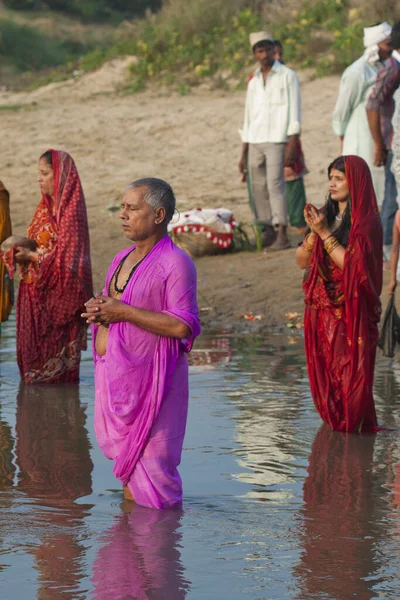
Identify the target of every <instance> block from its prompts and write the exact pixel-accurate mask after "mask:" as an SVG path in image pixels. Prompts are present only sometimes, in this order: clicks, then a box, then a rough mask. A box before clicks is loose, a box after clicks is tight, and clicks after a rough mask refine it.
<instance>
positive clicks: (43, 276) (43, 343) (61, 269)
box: [15, 150, 92, 383]
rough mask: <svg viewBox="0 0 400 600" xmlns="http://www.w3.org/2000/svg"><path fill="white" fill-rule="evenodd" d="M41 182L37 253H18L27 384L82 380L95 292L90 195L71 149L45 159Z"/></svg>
mask: <svg viewBox="0 0 400 600" xmlns="http://www.w3.org/2000/svg"><path fill="white" fill-rule="evenodd" d="M38 181H39V185H40V191H41V192H42V200H41V202H40V204H39V206H38V208H37V209H36V212H35V215H34V217H33V220H32V222H31V224H30V225H29V227H28V233H27V236H28V237H29V238H31V239H33V240H35V241H36V242H37V251H36V252H33V251H30V250H28V249H27V248H22V247H20V248H18V250H17V252H16V254H15V259H16V260H17V262H19V263H20V264H21V269H20V275H21V283H20V285H19V291H18V301H17V360H18V366H19V370H20V373H21V377H22V379H23V380H24V381H25V383H64V382H70V383H71V382H76V381H78V380H79V363H80V353H81V350H82V349H84V348H85V347H86V328H87V326H86V324H85V322H84V321H83V319H82V318H81V317H80V313H81V312H82V307H83V305H84V302H85V301H87V300H88V299H89V298H90V296H91V295H92V271H91V264H90V251H89V230H88V222H87V215H86V205H85V198H84V195H83V190H82V186H81V182H80V179H79V175H78V171H77V169H76V166H75V163H74V161H73V160H72V158H71V156H70V155H69V154H67V153H66V152H63V151H60V150H49V151H47V152H45V153H44V154H43V155H42V156H41V157H40V161H39V176H38ZM71 267H72V269H71ZM77 275H78V277H77Z"/></svg>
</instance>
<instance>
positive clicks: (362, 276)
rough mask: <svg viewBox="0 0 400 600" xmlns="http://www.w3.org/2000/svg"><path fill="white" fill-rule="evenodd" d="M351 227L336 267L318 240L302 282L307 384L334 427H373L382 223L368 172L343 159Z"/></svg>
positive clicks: (350, 429)
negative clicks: (346, 243)
mask: <svg viewBox="0 0 400 600" xmlns="http://www.w3.org/2000/svg"><path fill="white" fill-rule="evenodd" d="M345 167H346V178H347V181H348V184H349V189H350V198H351V216H352V226H351V231H350V236H349V242H348V246H347V248H346V254H345V259H344V268H343V271H342V270H340V269H339V268H338V267H337V266H336V265H335V264H334V262H333V261H332V260H331V258H330V257H329V256H328V255H327V253H326V252H325V250H324V247H323V243H322V241H321V240H320V239H319V238H318V239H317V242H316V244H315V247H314V250H313V252H312V255H311V259H310V267H309V269H308V272H307V273H306V277H305V280H304V283H303V288H304V292H305V303H306V309H305V317H304V338H305V350H306V359H307V368H308V375H309V379H310V387H311V393H312V397H313V400H314V403H315V406H316V408H317V410H318V412H319V414H320V416H321V418H322V419H323V421H325V423H327V424H328V425H329V426H330V427H331V429H333V430H336V431H346V432H354V431H370V432H372V431H377V420H376V414H375V405H374V399H373V395H372V386H373V380H374V366H375V353H376V345H377V341H378V323H379V319H380V314H381V303H380V300H379V296H380V293H381V290H382V243H383V242H382V225H381V220H380V217H379V213H378V207H377V203H376V198H375V193H374V188H373V184H372V179H371V173H370V171H369V168H368V166H367V163H366V162H365V161H364V160H363V159H362V158H359V157H357V156H346V157H345Z"/></svg>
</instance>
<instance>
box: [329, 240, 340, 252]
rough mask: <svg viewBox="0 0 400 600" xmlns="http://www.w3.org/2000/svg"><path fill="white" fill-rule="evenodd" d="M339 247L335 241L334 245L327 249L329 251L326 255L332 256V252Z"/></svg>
mask: <svg viewBox="0 0 400 600" xmlns="http://www.w3.org/2000/svg"><path fill="white" fill-rule="evenodd" d="M338 246H340V243H339V242H338V241H337V242H336V243H334V244H332V246H331V247H330V248H329V250H327V252H328V254H332V252H333V251H334V250H336V248H337V247H338Z"/></svg>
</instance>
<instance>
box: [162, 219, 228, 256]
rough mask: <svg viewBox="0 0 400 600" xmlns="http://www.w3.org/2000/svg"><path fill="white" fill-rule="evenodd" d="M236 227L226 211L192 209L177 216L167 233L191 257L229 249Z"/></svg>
mask: <svg viewBox="0 0 400 600" xmlns="http://www.w3.org/2000/svg"><path fill="white" fill-rule="evenodd" d="M235 227H237V223H236V221H235V219H234V217H233V214H232V212H231V211H230V210H228V209H227V208H195V209H192V210H187V211H185V212H182V213H181V214H180V215H179V220H178V221H177V222H174V223H170V224H169V226H168V231H169V233H170V234H172V237H173V239H174V241H175V243H176V244H177V245H178V246H180V247H181V248H182V249H183V250H185V251H186V252H187V253H188V254H190V255H191V256H204V255H205V254H217V253H220V252H224V251H227V250H229V249H230V247H231V245H232V240H233V231H234V229H235Z"/></svg>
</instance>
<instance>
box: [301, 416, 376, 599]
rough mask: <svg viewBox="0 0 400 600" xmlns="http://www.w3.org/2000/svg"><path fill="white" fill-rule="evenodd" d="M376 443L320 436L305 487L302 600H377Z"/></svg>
mask: <svg viewBox="0 0 400 600" xmlns="http://www.w3.org/2000/svg"><path fill="white" fill-rule="evenodd" d="M375 441H376V436H374V435H362V436H358V435H346V434H343V433H337V432H333V431H331V430H330V429H329V428H328V427H327V426H325V425H323V426H322V427H321V429H320V430H319V431H318V433H317V436H316V438H315V441H314V444H313V446H312V451H311V456H310V462H309V468H308V477H307V479H306V481H305V483H304V503H305V504H304V508H303V510H302V511H301V514H302V517H303V525H302V526H301V527H300V530H301V538H302V539H301V543H302V546H303V551H302V553H301V560H300V564H299V565H298V566H297V567H295V573H296V576H297V577H298V580H299V588H300V590H301V591H300V592H299V594H298V596H296V598H298V599H299V600H310V599H311V598H322V597H324V598H335V599H336V600H342V599H343V600H344V599H346V600H347V598H350V597H355V598H360V599H361V600H370V599H371V598H374V597H376V596H375V595H374V593H373V591H372V588H373V586H374V585H376V584H377V577H376V576H375V575H376V573H377V572H378V571H379V568H380V565H379V563H378V564H377V562H376V561H377V558H378V556H377V552H376V544H377V536H378V530H379V525H378V518H377V517H378V515H377V511H378V510H379V502H381V501H382V500H380V496H379V494H377V493H376V492H377V490H376V489H375V487H376V485H375V483H374V471H373V456H374V445H375ZM381 527H382V525H381ZM382 534H383V531H380V535H382ZM378 539H379V538H378Z"/></svg>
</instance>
